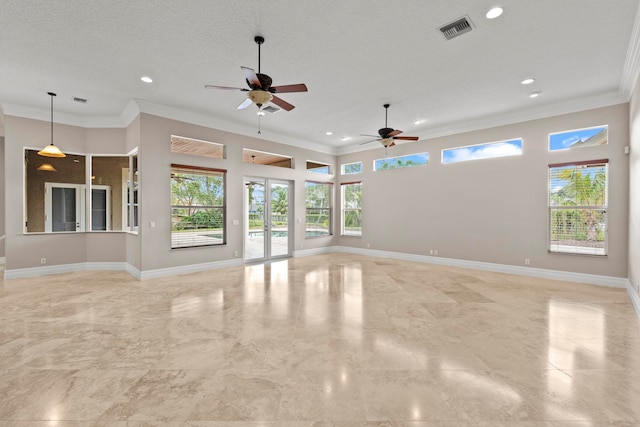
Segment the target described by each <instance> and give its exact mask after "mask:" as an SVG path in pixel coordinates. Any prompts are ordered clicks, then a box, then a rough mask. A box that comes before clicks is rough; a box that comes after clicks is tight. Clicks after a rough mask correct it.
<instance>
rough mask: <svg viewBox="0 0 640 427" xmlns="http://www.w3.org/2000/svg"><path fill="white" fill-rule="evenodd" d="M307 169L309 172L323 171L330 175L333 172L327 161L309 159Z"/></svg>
mask: <svg viewBox="0 0 640 427" xmlns="http://www.w3.org/2000/svg"><path fill="white" fill-rule="evenodd" d="M307 170H308V171H309V172H315V173H322V174H325V175H328V174H330V173H331V169H330V168H329V165H328V164H326V163H319V162H312V161H309V160H307Z"/></svg>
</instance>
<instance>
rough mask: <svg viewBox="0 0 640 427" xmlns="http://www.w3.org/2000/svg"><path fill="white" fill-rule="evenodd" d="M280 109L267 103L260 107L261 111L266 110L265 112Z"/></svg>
mask: <svg viewBox="0 0 640 427" xmlns="http://www.w3.org/2000/svg"><path fill="white" fill-rule="evenodd" d="M280 110H281V109H280V108H278V107H274V106H273V105H267V106H266V107H262V111H266V112H267V113H277V112H278V111H280Z"/></svg>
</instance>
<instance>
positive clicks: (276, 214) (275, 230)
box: [269, 182, 289, 257]
mask: <svg viewBox="0 0 640 427" xmlns="http://www.w3.org/2000/svg"><path fill="white" fill-rule="evenodd" d="M270 193H271V200H270V202H271V203H270V204H271V210H270V214H271V215H270V216H271V221H270V237H271V239H270V251H269V252H270V254H271V257H280V256H288V255H289V183H286V182H284V183H282V182H272V183H270Z"/></svg>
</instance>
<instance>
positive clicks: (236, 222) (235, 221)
mask: <svg viewBox="0 0 640 427" xmlns="http://www.w3.org/2000/svg"><path fill="white" fill-rule="evenodd" d="M231 223H232V224H233V225H240V220H239V219H234V220H233V221H231Z"/></svg>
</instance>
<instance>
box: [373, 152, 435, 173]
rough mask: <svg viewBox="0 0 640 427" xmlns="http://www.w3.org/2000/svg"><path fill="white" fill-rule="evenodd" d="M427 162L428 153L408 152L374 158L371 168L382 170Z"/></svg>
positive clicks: (420, 164)
mask: <svg viewBox="0 0 640 427" xmlns="http://www.w3.org/2000/svg"><path fill="white" fill-rule="evenodd" d="M427 163H429V153H420V154H410V155H408V156H401V157H388V158H386V159H378V160H374V162H373V170H374V171H384V170H388V169H401V168H410V167H413V166H422V165H426V164H427Z"/></svg>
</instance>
